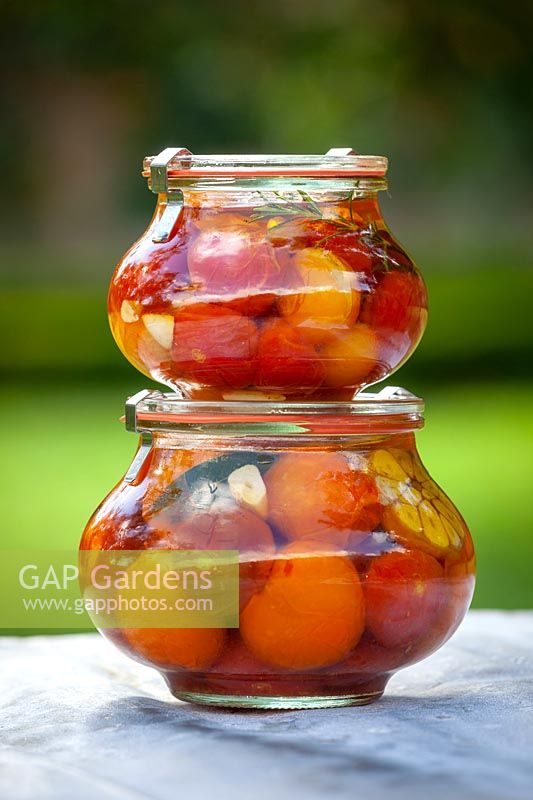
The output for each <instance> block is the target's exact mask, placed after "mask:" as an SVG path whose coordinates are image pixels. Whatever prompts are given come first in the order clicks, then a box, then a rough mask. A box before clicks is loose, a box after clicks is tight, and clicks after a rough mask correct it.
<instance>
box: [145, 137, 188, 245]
mask: <svg viewBox="0 0 533 800" xmlns="http://www.w3.org/2000/svg"><path fill="white" fill-rule="evenodd" d="M178 156H183V157H184V158H185V161H184V163H182V164H180V166H189V163H190V162H189V159H187V156H192V153H191V151H190V150H187V148H186V147H167V148H166V149H165V150H163V151H162V152H161V153H159V155H157V156H154V158H153V159H152V163H151V164H150V179H151V183H152V192H156V193H157V194H166V195H167V202H166V205H165V208H164V209H163V213H162V214H161V217H160V219H159V220H158V222H157V225H156V228H155V230H154V232H153V234H152V241H153V242H156V243H157V242H159V243H161V242H168V240H169V239H170V234H171V233H172V231H173V229H174V225H175V224H176V222H177V221H178V217H179V215H180V214H181V210H182V208H183V194H182V192H180V191H177V192H170V193H169V191H168V167H169V165H170V163H171V162H172V161H173V160H174V159H175V158H176V157H178Z"/></svg>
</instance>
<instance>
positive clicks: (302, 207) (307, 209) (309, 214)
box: [251, 189, 359, 238]
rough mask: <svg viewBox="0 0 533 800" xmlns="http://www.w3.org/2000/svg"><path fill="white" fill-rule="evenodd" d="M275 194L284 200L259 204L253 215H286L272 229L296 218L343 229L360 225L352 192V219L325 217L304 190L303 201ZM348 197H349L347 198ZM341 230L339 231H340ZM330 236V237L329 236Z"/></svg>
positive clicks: (278, 193) (261, 217)
mask: <svg viewBox="0 0 533 800" xmlns="http://www.w3.org/2000/svg"><path fill="white" fill-rule="evenodd" d="M273 194H274V196H275V197H277V198H278V199H280V200H281V201H282V202H280V203H276V202H266V203H265V204H264V205H263V206H257V207H256V208H255V209H254V211H253V213H252V215H251V219H253V220H259V219H265V218H266V217H284V219H283V220H282V221H281V222H278V223H277V224H276V225H273V226H272V228H271V230H274V229H275V228H278V227H279V226H280V225H285V224H287V222H290V221H292V220H294V219H302V220H305V219H311V220H324V221H326V222H329V223H331V224H332V225H336V226H338V227H339V228H340V229H341V230H355V229H356V228H358V227H359V226H358V225H357V223H356V222H355V220H354V219H353V212H352V207H351V200H352V195H351V194H350V219H349V220H348V219H345V218H344V217H325V216H324V214H323V212H322V209H321V208H320V206H318V205H317V203H315V201H314V200H313V198H312V197H311V196H310V195H309V194H308V193H307V192H304V191H303V190H301V189H299V190H298V194H299V195H300V197H301V198H302V202H301V203H294V202H288V201H285V199H284V196H283V194H282V193H281V192H273ZM347 199H348V198H347ZM340 232H341V231H339V233H340ZM331 235H332V236H337V235H338V234H336V233H335V234H331ZM327 238H330V237H327Z"/></svg>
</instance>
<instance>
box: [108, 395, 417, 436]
mask: <svg viewBox="0 0 533 800" xmlns="http://www.w3.org/2000/svg"><path fill="white" fill-rule="evenodd" d="M423 412H424V401H423V400H422V399H421V398H419V397H416V396H415V395H413V394H411V393H410V392H408V391H406V390H405V389H402V388H400V387H397V386H386V387H385V388H384V389H382V390H381V391H379V392H377V393H371V392H361V393H360V394H358V395H357V398H356V399H354V400H351V401H350V402H343V403H329V402H318V403H317V402H315V403H313V402H309V403H306V402H291V403H286V402H279V401H274V402H273V401H270V400H256V399H247V398H246V397H243V399H239V400H213V401H211V400H186V399H183V398H182V397H180V396H179V395H178V394H175V393H166V394H164V393H162V392H159V391H157V390H156V391H149V390H144V391H142V392H139V393H138V394H136V395H134V396H133V397H130V398H129V399H128V400H127V401H126V413H125V416H124V417H123V420H124V422H125V425H126V429H127V430H129V431H137V432H143V431H165V430H168V431H172V430H181V431H183V430H189V431H192V430H194V429H196V430H198V431H203V432H207V428H208V427H209V426H224V430H225V431H226V430H227V431H228V432H230V433H231V430H232V427H234V429H235V431H236V432H237V431H239V432H241V433H242V432H243V430H244V428H245V427H247V429H249V431H250V432H253V430H254V426H255V428H256V429H258V428H259V427H261V426H263V427H264V426H265V425H266V426H268V428H267V429H268V430H269V431H270V432H272V433H275V432H276V428H277V427H278V428H279V431H280V432H282V433H298V432H300V433H302V432H309V433H325V434H326V433H331V434H345V433H346V434H350V433H366V434H371V433H380V432H389V433H393V432H395V431H407V430H414V429H416V428H421V427H422V425H423V422H424V416H423ZM292 429H294V430H292Z"/></svg>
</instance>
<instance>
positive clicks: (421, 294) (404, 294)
mask: <svg viewBox="0 0 533 800" xmlns="http://www.w3.org/2000/svg"><path fill="white" fill-rule="evenodd" d="M426 308H427V294H426V288H425V285H424V282H423V280H422V277H421V275H420V274H419V273H418V272H415V271H407V270H398V269H394V270H391V271H390V272H384V273H383V274H382V275H380V276H379V278H378V282H377V286H376V288H375V290H374V292H373V293H372V294H370V295H369V296H368V297H367V298H366V300H365V303H364V305H363V308H362V310H361V316H360V319H361V322H366V323H367V324H368V325H370V326H371V327H372V328H375V329H390V330H393V331H401V332H403V331H408V330H413V331H414V329H415V328H418V326H419V324H420V320H421V319H422V320H424V321H425V315H424V314H423V313H422V312H423V311H425V309H426ZM422 329H423V328H422ZM420 333H421V332H420ZM416 341H418V339H417V340H416Z"/></svg>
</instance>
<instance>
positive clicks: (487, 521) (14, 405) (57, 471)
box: [1, 383, 533, 608]
mask: <svg viewBox="0 0 533 800" xmlns="http://www.w3.org/2000/svg"><path fill="white" fill-rule="evenodd" d="M139 387H140V384H138V383H137V384H135V383H133V384H130V385H125V384H118V383H113V384H111V385H109V386H108V387H107V388H104V387H102V386H97V385H94V384H87V385H84V386H74V387H66V386H62V385H55V386H51V385H37V386H35V387H34V388H31V387H28V386H26V387H25V388H22V386H20V385H11V386H7V387H6V388H5V390H4V392H3V394H2V399H1V404H2V409H1V413H2V420H3V428H4V431H3V440H4V458H3V460H2V474H1V486H2V491H3V497H4V501H3V516H4V525H3V539H4V543H5V546H6V547H13V546H16V547H26V546H28V547H32V546H41V547H58V548H60V547H66V548H69V547H75V546H77V542H78V539H79V536H80V533H81V530H82V528H83V525H84V524H85V521H86V520H87V518H88V516H89V515H90V514H91V512H92V511H93V509H94V507H95V506H96V505H97V503H98V502H99V501H100V500H101V499H102V498H103V497H104V495H105V494H106V493H107V492H108V491H109V490H110V489H111V487H112V486H113V485H114V484H115V483H116V481H117V480H118V479H119V477H120V476H121V474H122V473H123V472H124V470H125V468H126V467H127V465H128V464H129V461H130V459H131V457H132V454H133V451H134V448H135V438H134V437H133V435H132V434H127V433H125V432H124V429H123V427H122V426H121V425H120V424H119V422H118V421H117V420H118V417H119V416H120V414H121V413H122V403H123V399H124V396H125V395H126V394H127V393H128V392H130V393H132V392H133V391H134V390H136V389H137V388H139ZM425 396H426V402H427V417H428V422H427V428H426V429H425V430H424V431H422V432H421V433H420V434H419V445H420V450H421V453H422V456H423V458H424V460H425V462H426V464H427V466H428V467H429V469H430V471H431V473H432V475H433V476H434V477H435V478H436V480H437V481H438V482H439V483H440V484H441V485H442V486H443V488H444V489H445V490H446V491H447V492H448V493H449V494H450V496H451V497H452V498H453V499H454V501H455V502H456V503H457V505H458V506H459V508H460V509H461V511H462V512H463V514H464V516H465V517H466V519H467V521H468V523H469V524H470V526H471V529H472V532H473V534H474V538H475V542H476V545H477V552H478V558H479V579H478V588H477V592H476V597H475V605H476V606H478V607H487V606H499V607H502V608H515V607H526V606H527V607H530V606H533V589H532V583H531V564H532V563H533V529H532V520H533V514H532V511H531V506H532V502H533V497H532V495H533V493H532V489H531V481H532V477H533V421H532V413H531V412H532V408H533V385H527V384H526V385H515V384H505V385H502V384H500V385H498V384H495V385H492V384H475V385H474V384H472V385H460V384H457V385H455V386H452V387H449V386H445V385H436V386H428V387H427V389H426V390H425Z"/></svg>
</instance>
